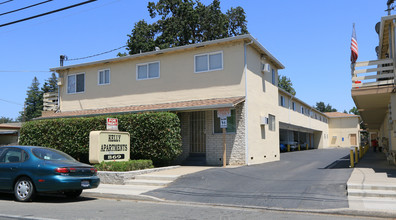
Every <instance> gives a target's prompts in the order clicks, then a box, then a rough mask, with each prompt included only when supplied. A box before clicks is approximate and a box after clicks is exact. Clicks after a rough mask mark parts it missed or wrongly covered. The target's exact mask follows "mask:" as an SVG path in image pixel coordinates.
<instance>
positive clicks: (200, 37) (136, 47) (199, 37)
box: [118, 0, 248, 56]
mask: <svg viewBox="0 0 396 220" xmlns="http://www.w3.org/2000/svg"><path fill="white" fill-rule="evenodd" d="M147 9H148V12H149V14H150V17H151V18H153V19H154V18H156V17H157V16H158V17H160V18H159V19H158V20H157V21H156V22H154V23H152V24H148V23H147V22H146V21H145V20H140V21H138V22H137V23H135V26H134V28H133V29H132V32H131V34H130V35H127V36H128V37H129V39H128V41H127V46H128V47H127V50H128V53H129V54H136V53H141V52H147V51H153V50H155V49H156V47H158V48H160V49H165V48H169V47H175V46H183V45H187V44H195V43H200V42H204V41H208V40H215V39H221V38H226V37H232V36H237V35H242V34H247V33H248V31H247V21H246V15H245V11H244V10H243V8H241V7H236V8H232V7H231V9H229V10H227V12H226V13H225V14H224V13H223V12H222V11H221V10H220V1H219V0H213V2H212V3H211V4H210V5H208V6H205V5H204V4H202V3H201V2H200V0H159V1H158V2H157V3H154V2H149V3H148V6H147ZM118 55H119V56H123V55H126V54H125V53H124V54H123V53H119V54H118Z"/></svg>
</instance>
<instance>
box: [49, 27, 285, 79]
mask: <svg viewBox="0 0 396 220" xmlns="http://www.w3.org/2000/svg"><path fill="white" fill-rule="evenodd" d="M237 40H244V41H246V42H247V43H249V42H251V43H252V46H253V47H254V48H256V50H258V51H259V52H260V53H261V54H262V55H263V56H264V57H265V58H266V59H268V60H269V61H271V62H272V63H273V64H275V66H276V67H277V68H279V69H284V68H285V66H283V64H282V63H281V62H279V60H277V59H276V58H275V57H274V56H273V55H272V54H271V53H270V52H268V51H267V50H266V49H265V48H264V47H263V46H262V45H261V44H260V43H259V42H258V41H257V40H256V39H255V38H254V37H253V36H252V35H250V34H245V35H239V36H235V37H228V38H222V39H218V40H212V41H205V42H202V43H197V44H189V45H185V46H180V47H172V48H167V49H162V50H158V51H150V52H145V53H140V54H133V55H129V56H123V57H117V58H113V59H107V60H100V61H94V62H88V63H81V64H76V65H70V66H61V67H56V68H51V69H50V71H51V72H58V71H63V70H67V69H73V68H79V67H86V66H94V65H100V64H103V63H113V62H120V61H125V60H130V59H135V58H139V57H144V56H152V55H159V54H165V53H170V52H176V51H183V50H186V49H193V48H196V47H204V46H208V45H215V44H220V43H228V42H232V41H237Z"/></svg>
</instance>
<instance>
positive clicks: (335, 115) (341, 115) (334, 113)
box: [324, 112, 360, 118]
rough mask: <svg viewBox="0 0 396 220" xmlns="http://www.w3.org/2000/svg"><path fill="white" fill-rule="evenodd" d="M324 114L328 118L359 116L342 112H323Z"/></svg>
mask: <svg viewBox="0 0 396 220" xmlns="http://www.w3.org/2000/svg"><path fill="white" fill-rule="evenodd" d="M324 114H325V115H327V116H328V117H329V118H354V117H358V118H360V116H359V115H352V114H347V113H342V112H325V113H324Z"/></svg>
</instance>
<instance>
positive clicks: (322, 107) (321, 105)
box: [315, 102, 337, 112]
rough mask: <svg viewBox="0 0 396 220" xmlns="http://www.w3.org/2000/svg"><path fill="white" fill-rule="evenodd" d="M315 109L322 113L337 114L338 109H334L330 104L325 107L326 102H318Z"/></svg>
mask: <svg viewBox="0 0 396 220" xmlns="http://www.w3.org/2000/svg"><path fill="white" fill-rule="evenodd" d="M315 109H316V110H318V111H320V112H336V111H337V109H335V108H333V107H332V106H331V105H330V104H327V105H325V103H324V102H317V103H316V107H315Z"/></svg>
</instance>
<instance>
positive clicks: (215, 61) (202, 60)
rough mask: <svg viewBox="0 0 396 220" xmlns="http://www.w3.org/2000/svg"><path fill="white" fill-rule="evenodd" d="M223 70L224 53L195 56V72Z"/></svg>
mask: <svg viewBox="0 0 396 220" xmlns="http://www.w3.org/2000/svg"><path fill="white" fill-rule="evenodd" d="M221 69H223V52H215V53H208V54H200V55H195V72H196V73H199V72H208V71H214V70H221Z"/></svg>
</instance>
